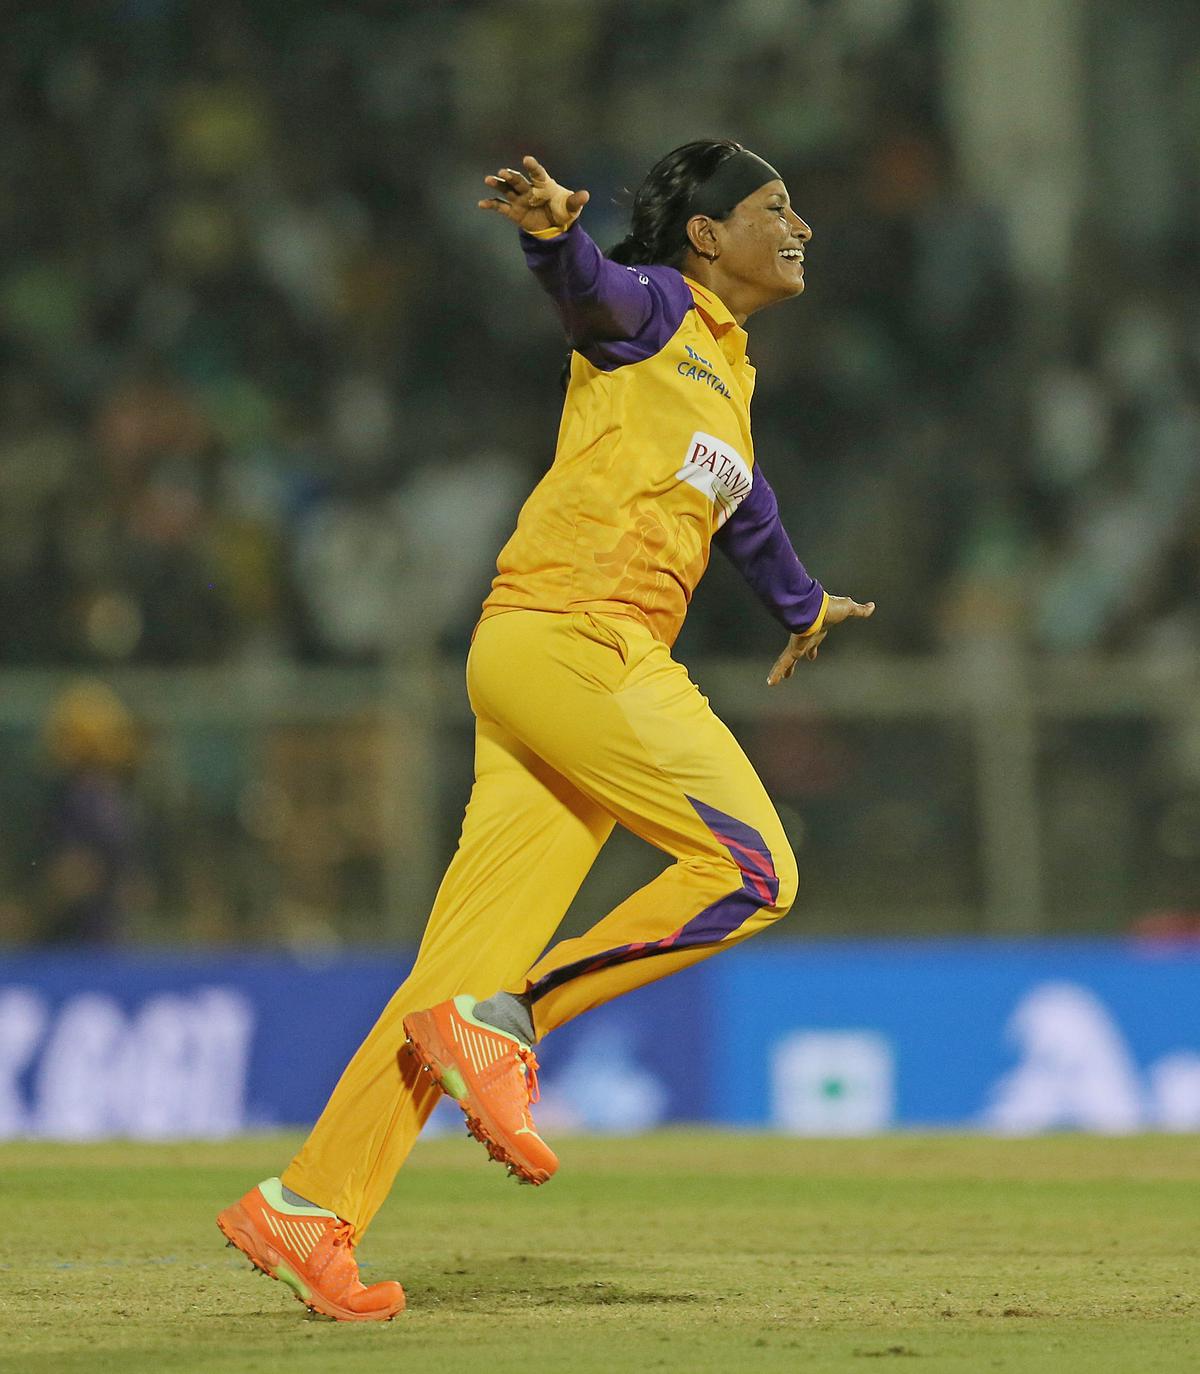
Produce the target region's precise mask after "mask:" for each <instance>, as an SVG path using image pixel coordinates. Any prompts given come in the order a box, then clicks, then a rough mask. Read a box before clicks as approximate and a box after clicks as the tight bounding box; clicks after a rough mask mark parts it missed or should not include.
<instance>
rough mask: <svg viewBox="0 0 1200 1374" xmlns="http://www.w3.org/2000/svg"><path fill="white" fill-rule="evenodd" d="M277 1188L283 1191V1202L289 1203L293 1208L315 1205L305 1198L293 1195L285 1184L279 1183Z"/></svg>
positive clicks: (296, 1194) (297, 1194)
mask: <svg viewBox="0 0 1200 1374" xmlns="http://www.w3.org/2000/svg"><path fill="white" fill-rule="evenodd" d="M279 1186H280V1188H282V1189H283V1200H284V1202H290V1203H291V1204H292V1206H293V1207H315V1206H316V1205H317V1204H316V1203H315V1202H309V1200H308V1199H307V1198H306V1197H301V1196H300V1194H299V1193H293V1192H292V1190H291V1189H290V1188H289V1187H287V1186H286V1184H283V1183H281V1184H280V1185H279Z"/></svg>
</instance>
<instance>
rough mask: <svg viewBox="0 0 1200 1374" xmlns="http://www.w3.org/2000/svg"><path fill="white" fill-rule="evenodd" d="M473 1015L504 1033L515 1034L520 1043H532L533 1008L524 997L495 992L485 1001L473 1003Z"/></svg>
mask: <svg viewBox="0 0 1200 1374" xmlns="http://www.w3.org/2000/svg"><path fill="white" fill-rule="evenodd" d="M475 1015H476V1016H478V1017H479V1019H480V1020H481V1021H486V1022H487V1024H488V1025H489V1026H495V1027H496V1029H497V1030H499V1031H503V1032H504V1033H505V1034H506V1035H515V1036H516V1037H517V1039H518V1040H519V1041H520V1042H521V1044H522V1045H532V1044H533V1041H534V1034H533V1010H532V1008H531V1007H530V1005H529V1002H528V1001H527V1000H526V999H525V998H524V997H517V996H516V995H515V994H513V993H511V992H497V993H495V994H494V995H493V996H491V997H489V998H488V999H487V1001H486V1002H476V1003H475Z"/></svg>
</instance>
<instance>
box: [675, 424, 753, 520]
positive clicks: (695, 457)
mask: <svg viewBox="0 0 1200 1374" xmlns="http://www.w3.org/2000/svg"><path fill="white" fill-rule="evenodd" d="M675 478H676V480H677V481H679V482H687V483H688V485H689V486H693V487H695V488H696V490H697V491H702V492H703V493H704V494H705V496H707V497H708V499H709V500H710V501H711V502H712V503H713V505H714V506H716V508H717V526H718V528H720V526H721V525H723V524H724V523H725V521H726V520H728V519H729V517H730V516H731V515H732V514H733V513H734V511H735V510H737V508H738V507H739V506H740V505H741V504H742V501H743V500H744V499H745V498H746V497H747V496H748V495H749V494H750V488H751V487H752V486H753V485H754V478H753V476H752V475H751V472H750V469H749V467H748V466H747V464H746V460H745V459H744V458H743V457H742V455H741V454H740V453H739V452H738V451H737V449H735V448H734V447H733V446H732V445H731V444H729V443H727V442H726V441H725V440H724V439H718V438H716V437H715V436H714V435H712V434H705V433H704V432H703V431H702V430H699V429H698V430H697V431H696V432H695V434H693V435H692V437H691V438H690V439H689V440H688V446H687V456H686V457H685V458H684V460H683V466H682V467H681V468H680V469H679V471H678V472H677V473H676V474H675Z"/></svg>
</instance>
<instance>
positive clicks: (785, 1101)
mask: <svg viewBox="0 0 1200 1374" xmlns="http://www.w3.org/2000/svg"><path fill="white" fill-rule="evenodd" d="M408 965H409V958H408V957H406V956H405V955H403V954H401V953H398V952H396V951H380V952H377V953H363V952H356V953H353V954H336V955H330V956H328V957H320V958H317V957H314V958H310V959H300V958H297V957H294V956H288V955H283V954H278V955H276V954H245V953H229V954H221V955H216V954H214V955H206V956H204V957H188V956H184V955H177V954H137V953H120V952H108V951H95V952H74V953H65V952H63V953H59V952H31V953H27V954H20V955H17V956H9V957H7V958H5V959H3V960H0V1138H17V1137H40V1138H49V1139H66V1140H80V1139H103V1138H107V1137H131V1138H135V1139H149V1140H154V1139H176V1138H220V1137H223V1136H230V1135H236V1134H240V1133H244V1132H248V1131H255V1130H267V1129H273V1128H276V1127H280V1126H290V1125H302V1124H304V1123H307V1122H311V1121H312V1120H313V1119H314V1118H315V1117H316V1115H317V1114H318V1113H319V1111H320V1109H321V1107H322V1105H323V1104H324V1101H325V1099H326V1097H327V1096H328V1093H329V1091H330V1089H331V1088H332V1087H333V1084H334V1083H335V1082H336V1080H337V1076H338V1074H339V1073H340V1072H341V1070H342V1068H343V1067H344V1065H345V1063H346V1061H347V1059H348V1058H349V1057H350V1055H351V1054H352V1053H353V1051H354V1048H355V1047H356V1045H357V1044H358V1043H359V1041H360V1040H361V1038H362V1036H363V1035H364V1034H365V1033H366V1032H367V1030H368V1029H369V1028H370V1026H371V1024H372V1023H373V1021H374V1019H375V1017H376V1016H377V1015H378V1013H379V1011H380V1010H381V1009H382V1007H383V1006H384V1005H385V1004H386V1002H387V1001H388V999H389V998H390V996H391V995H392V993H393V991H394V989H395V988H396V986H397V985H398V984H399V982H400V981H401V980H402V979H403V977H404V974H405V972H406V971H407V968H408ZM490 991H491V989H479V992H480V994H485V993H487V992H490ZM1198 993H1200V950H1194V949H1193V950H1189V949H1186V948H1163V947H1154V946H1148V945H1139V944H1132V943H1122V942H1102V941H1094V942H1093V941H1071V942H1063V941H1055V942H1022V943H1017V942H1011V943H1010V942H994V943H993V942H967V941H946V942H920V943H918V942H854V943H826V942H820V943H817V942H813V943H807V942H805V943H800V942H787V941H783V940H767V941H760V942H759V943H758V944H757V945H750V946H742V947H739V948H737V949H734V950H730V951H727V952H725V953H723V954H721V955H720V956H719V957H717V958H714V959H711V960H709V961H707V962H705V963H703V964H701V965H698V966H697V967H695V968H693V969H690V970H687V971H686V972H684V973H681V974H676V975H674V976H672V977H670V978H666V979H663V980H662V981H661V982H658V983H654V984H651V985H650V986H648V987H646V988H643V989H641V990H640V991H638V992H635V993H632V994H630V995H629V996H628V997H625V998H622V999H620V1000H619V1001H617V1002H614V1003H611V1004H609V1005H607V1006H605V1007H602V1008H599V1009H597V1010H596V1011H595V1012H592V1013H589V1014H588V1015H587V1016H584V1017H581V1018H580V1019H579V1020H578V1021H576V1022H574V1023H572V1024H570V1025H568V1026H565V1027H563V1028H562V1029H561V1030H560V1031H558V1032H556V1033H555V1034H554V1035H553V1036H551V1037H549V1038H548V1039H547V1040H546V1041H545V1042H544V1043H543V1045H541V1046H540V1047H539V1057H540V1058H541V1060H542V1065H543V1070H544V1072H543V1075H542V1083H543V1101H542V1103H541V1105H540V1107H539V1109H538V1119H539V1122H540V1123H541V1124H542V1126H543V1128H544V1129H546V1130H547V1131H559V1132H564V1131H569V1130H588V1131H612V1132H636V1131H639V1130H644V1129H648V1128H651V1127H654V1126H657V1125H661V1124H667V1123H671V1122H709V1123H714V1124H728V1125H733V1126H740V1127H745V1128H755V1129H764V1128H765V1129H773V1130H781V1131H789V1132H794V1133H797V1134H804V1135H833V1136H841V1135H864V1134H873V1133H876V1132H881V1131H888V1130H895V1129H938V1130H983V1131H991V1132H996V1133H1018V1134H1020V1133H1033V1132H1038V1131H1045V1130H1056V1129H1068V1130H1087V1131H1103V1132H1127V1131H1137V1130H1177V1131H1185V1130H1198V1129H1200V996H1198V995H1197V994H1198ZM453 1120H454V1117H453V1112H452V1110H450V1109H440V1110H439V1112H438V1113H437V1114H435V1117H434V1120H433V1122H432V1123H431V1129H432V1130H434V1131H436V1130H439V1129H444V1128H447V1127H448V1126H449V1125H450V1124H452V1123H453Z"/></svg>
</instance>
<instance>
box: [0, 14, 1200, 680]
mask: <svg viewBox="0 0 1200 1374" xmlns="http://www.w3.org/2000/svg"><path fill="white" fill-rule="evenodd" d="M939 14H940V11H939V8H938V7H937V6H936V5H935V4H933V3H929V2H928V0H889V3H886V4H861V3H855V0H826V3H816V2H815V0H814V3H812V4H807V5H776V4H765V3H763V2H762V0H720V2H719V3H716V4H713V5H708V6H705V7H703V8H702V9H697V8H696V7H695V6H691V5H688V4H685V3H679V2H678V0H658V2H657V3H653V4H645V3H639V2H638V0H609V2H608V3H597V4H583V3H564V4H549V3H524V2H517V3H485V2H484V0H476V2H475V3H471V2H470V0H462V2H461V3H453V2H452V0H441V2H440V3H439V2H437V0H409V2H408V3H405V4H402V5H396V4H393V3H387V4H385V3H361V4H333V5H330V4H328V3H321V4H317V3H312V2H311V0H295V2H294V3H292V4H290V5H288V6H277V5H266V4H255V3H251V0H242V2H241V3H229V0H217V2H216V3H212V4H206V5H198V4H191V3H185V2H184V0H119V2H118V3H113V4H111V5H105V6H95V5H91V4H85V3H82V0H79V3H73V4H72V3H63V4H58V5H53V6H31V7H27V8H26V9H25V10H23V11H22V12H20V13H19V14H16V15H14V16H10V17H9V18H8V19H7V20H6V22H5V42H4V45H3V48H2V49H0V109H2V112H3V119H4V127H5V137H4V140H3V147H2V148H0V241H2V243H3V252H2V254H0V350H2V355H0V357H2V373H0V375H2V378H3V380H2V383H0V390H2V397H3V405H2V406H0V664H5V665H19V664H57V663H76V664H91V665H99V666H103V665H108V664H118V663H125V662H130V663H157V664H183V663H195V662H210V663H211V662H219V663H223V662H232V661H237V660H239V659H244V658H255V657H266V658H270V659H276V660H279V659H281V660H285V661H286V660H289V659H297V658H298V659H307V660H312V659H316V660H329V661H340V662H356V661H362V660H364V659H371V658H372V657H375V656H377V655H379V654H381V653H386V651H387V649H388V648H389V647H390V646H394V645H397V644H400V645H403V644H404V643H405V642H408V641H409V640H411V639H412V638H413V637H414V636H416V635H426V634H429V633H434V634H436V635H437V636H438V637H440V638H441V640H442V641H443V643H444V644H446V645H447V646H458V645H459V644H461V643H462V642H463V641H464V639H465V637H466V635H467V634H468V633H469V628H470V625H471V623H472V621H473V618H474V614H475V611H476V609H477V606H478V603H479V600H480V598H481V595H482V593H483V591H484V589H485V588H486V584H487V580H488V577H489V572H490V567H491V562H492V559H493V557H494V555H495V552H496V550H497V549H498V547H499V545H500V543H501V542H502V541H503V539H504V537H505V535H506V534H507V530H508V527H509V525H510V522H511V520H512V516H513V513H514V512H515V509H516V508H517V506H518V505H519V503H520V500H521V499H522V496H523V494H524V493H525V492H526V491H527V490H528V489H529V487H530V486H531V485H532V483H533V482H534V481H535V480H536V477H537V475H538V473H539V472H540V471H541V470H542V468H543V467H544V465H545V464H546V463H547V461H548V459H549V457H550V455H551V453H552V450H553V439H554V431H555V425H556V419H557V406H558V401H559V396H558V392H557V377H558V365H559V361H560V357H561V352H562V344H561V341H560V339H559V338H558V337H557V335H556V328H555V324H554V321H553V317H552V315H551V313H550V312H549V310H548V309H547V308H546V305H545V302H544V301H543V300H542V299H541V298H540V295H539V293H538V291H537V290H536V288H535V287H534V285H533V284H532V283H531V282H530V281H528V280H526V278H525V274H524V268H523V266H522V263H521V259H520V254H519V252H518V251H517V248H516V245H515V244H514V243H513V242H511V240H510V237H509V235H508V232H507V231H506V229H505V227H504V226H502V225H500V224H498V223H497V222H495V221H494V220H491V219H490V218H488V217H485V216H483V215H480V214H478V213H477V212H476V211H475V210H474V201H475V199H476V196H477V191H478V183H479V178H480V177H481V176H482V174H483V173H484V172H485V171H487V170H489V169H491V168H492V167H494V166H495V165H496V164H497V163H499V162H511V161H512V160H513V159H514V158H516V157H518V156H519V155H520V154H521V153H522V152H524V151H526V150H533V151H536V152H537V153H538V154H539V155H541V156H542V157H543V158H544V160H545V161H546V162H547V164H548V165H549V166H550V168H551V169H552V171H553V172H554V173H556V174H557V175H559V176H560V177H561V178H562V179H563V180H564V181H565V182H567V183H568V184H578V185H586V186H588V187H589V188H590V189H591V190H592V192H593V201H592V205H591V206H590V207H589V209H588V212H587V221H588V227H589V228H590V230H591V231H592V233H593V234H594V235H595V236H596V237H597V238H598V239H599V240H600V241H601V242H602V243H603V242H606V241H612V240H614V239H615V238H617V237H618V236H619V235H620V234H621V232H622V218H623V213H624V206H625V204H627V203H628V198H629V197H628V191H629V188H631V187H632V186H634V185H636V182H637V180H638V178H639V176H640V175H641V173H642V171H643V170H644V169H645V168H646V167H647V166H648V165H649V163H650V162H651V161H653V160H654V158H655V157H656V156H658V155H659V154H660V153H661V152H663V151H665V150H666V148H668V147H670V146H673V145H674V144H675V143H677V142H681V141H684V140H685V139H686V138H688V137H694V136H697V135H703V134H712V135H734V136H736V137H738V138H740V139H741V140H742V141H744V142H745V143H747V144H749V145H751V146H753V147H755V148H758V149H760V150H761V151H762V152H763V153H764V155H766V156H768V157H770V158H771V159H773V160H774V161H776V162H777V163H778V164H780V165H781V166H782V167H783V168H784V169H785V170H786V171H787V174H788V177H789V180H790V182H791V189H792V193H793V198H794V200H795V202H796V204H797V206H798V207H799V208H800V210H801V212H802V213H803V214H804V215H805V216H806V217H807V218H808V219H809V221H810V222H811V223H812V225H813V226H814V229H815V233H816V237H815V239H814V242H813V245H812V249H811V252H810V264H811V270H810V273H809V277H810V282H811V285H810V288H809V292H808V295H807V297H806V298H805V300H804V301H803V302H802V303H800V304H798V305H795V306H792V307H790V308H788V309H786V310H780V311H777V312H774V314H773V315H768V316H766V317H763V319H762V322H761V325H760V323H759V322H758V321H757V320H756V321H755V322H754V326H753V330H752V338H751V341H752V353H753V357H754V359H755V361H756V363H757V365H758V366H759V388H758V392H757V395H756V400H755V406H756V424H757V435H758V441H757V447H758V452H759V456H760V460H761V461H762V463H763V466H764V469H765V470H766V471H767V472H768V473H769V475H770V476H771V479H772V481H773V483H774V485H775V486H776V488H777V489H778V490H779V491H780V494H781V497H782V499H783V501H784V505H785V509H786V511H787V515H788V519H789V523H790V525H791V527H792V529H793V531H794V534H795V539H796V542H797V544H798V545H799V547H800V549H801V551H802V555H803V556H804V557H805V558H806V559H807V561H808V562H809V563H810V565H811V566H812V568H813V569H814V570H815V571H816V572H817V574H818V575H819V576H821V577H822V578H823V579H824V580H825V581H826V582H827V583H829V584H831V585H834V586H836V587H838V588H842V589H844V590H847V591H851V592H853V593H854V594H856V595H861V596H871V597H873V598H875V599H876V600H877V601H878V602H879V603H880V604H881V606H885V607H886V608H887V614H886V615H881V616H880V617H879V618H878V621H877V633H876V635H875V636H874V638H873V643H874V644H876V645H883V646H885V647H888V646H895V647H903V648H910V649H911V648H921V647H932V646H936V645H937V644H939V643H941V642H944V641H946V640H947V639H950V638H953V637H954V636H956V635H958V634H959V633H960V632H962V631H964V630H966V631H971V632H974V631H976V630H979V629H981V628H982V630H983V631H984V632H985V633H990V632H992V631H993V630H995V631H998V632H1002V633H1013V634H1016V635H1018V636H1020V637H1023V638H1027V639H1028V640H1029V641H1030V642H1031V643H1033V644H1034V645H1037V646H1041V647H1044V648H1046V649H1089V648H1104V647H1106V646H1120V647H1128V645H1129V643H1130V639H1131V637H1132V638H1133V639H1134V640H1140V639H1143V638H1144V637H1146V636H1152V637H1158V638H1159V639H1166V640H1170V641H1172V642H1175V641H1183V642H1184V643H1189V642H1190V643H1192V644H1194V643H1195V642H1196V641H1197V640H1198V639H1200V625H1198V623H1197V618H1196V609H1195V608H1196V604H1197V598H1196V592H1197V567H1198V565H1200V548H1198V545H1197V535H1196V530H1197V528H1198V527H1200V526H1198V522H1197V520H1196V518H1195V517H1196V512H1197V464H1196V461H1195V454H1196V444H1197V437H1198V435H1197V370H1198V366H1197V365H1198V356H1197V355H1198V349H1200V331H1197V329H1196V325H1195V322H1196V320H1197V318H1200V311H1198V310H1197V306H1198V304H1200V300H1198V296H1197V274H1196V272H1195V270H1194V269H1192V268H1190V267H1185V264H1188V263H1190V261H1191V258H1190V256H1189V255H1190V254H1194V251H1195V248H1196V246H1197V245H1196V234H1195V226H1194V225H1193V230H1192V234H1191V237H1190V239H1187V240H1186V241H1184V242H1180V241H1179V236H1178V235H1175V236H1174V238H1172V237H1171V236H1169V235H1168V236H1165V237H1164V241H1162V242H1161V243H1160V244H1159V245H1158V246H1157V248H1156V250H1155V251H1154V252H1151V253H1149V254H1143V255H1142V257H1141V260H1139V261H1137V262H1133V263H1131V262H1129V261H1128V259H1125V260H1122V259H1121V258H1120V257H1119V256H1118V254H1117V251H1116V250H1117V248H1118V247H1119V246H1118V245H1114V244H1111V243H1109V244H1105V243H1104V237H1103V232H1102V231H1100V230H1097V229H1096V228H1095V227H1094V226H1093V227H1092V228H1090V229H1087V230H1086V231H1085V228H1084V226H1083V225H1081V232H1080V240H1079V263H1078V272H1077V274H1076V279H1075V280H1074V281H1072V282H1071V283H1068V284H1066V285H1065V287H1064V291H1063V293H1062V297H1061V299H1058V300H1054V301H1051V302H1046V301H1040V302H1039V301H1036V300H1029V299H1028V298H1026V296H1025V295H1024V294H1023V293H1022V291H1021V290H1020V289H1019V288H1018V286H1017V283H1016V281H1015V279H1014V276H1013V273H1012V270H1011V267H1010V252H1009V238H1010V236H1011V233H1012V226H1011V224H1008V223H1006V221H1005V220H1004V218H1003V217H1002V216H1001V214H1000V213H998V210H997V208H996V207H995V206H992V205H989V204H988V203H986V202H985V201H982V200H980V199H978V198H977V197H976V196H974V195H973V194H971V193H969V192H968V191H966V190H965V189H964V182H963V179H962V177H961V176H960V174H959V168H958V167H957V166H956V154H955V149H954V140H953V130H952V129H950V128H948V127H947V121H946V117H945V111H944V110H943V108H942V106H941V103H940V91H941V84H940V66H939V64H940V61H941V55H942V43H943V34H942V30H941V26H940V23H939ZM718 34H719V36H720V41H719V42H718V41H715V35H718ZM534 70H536V77H535V76H534V75H533V71H534ZM1193 76H1195V74H1194V73H1193ZM1192 140H1193V143H1194V140H1195V134H1194V129H1193V132H1192ZM1187 153H1191V154H1194V153H1195V148H1194V147H1191V148H1188V147H1186V146H1181V153H1180V156H1181V157H1183V156H1185V154H1187ZM714 582H715V583H716V585H715V587H714V589H713V590H712V591H711V593H710V592H709V591H708V589H707V588H706V589H704V590H703V591H702V592H701V594H700V595H699V596H698V597H697V603H696V606H695V608H694V612H693V618H694V623H693V624H692V626H691V627H690V629H689V641H688V647H689V648H697V649H702V650H708V649H720V648H722V647H726V646H727V645H728V632H729V628H730V626H731V625H732V624H737V623H738V622H739V621H740V620H741V619H742V617H743V616H745V615H746V614H747V611H746V602H745V599H744V596H743V595H742V594H741V593H740V592H739V591H738V590H737V589H735V588H733V587H732V585H731V584H729V583H728V582H726V581H724V580H721V579H714ZM749 620H750V627H751V633H752V634H754V635H758V636H759V637H760V639H761V642H762V643H763V644H764V645H766V644H770V643H773V642H774V640H773V633H774V632H773V630H772V627H771V626H770V623H769V622H768V621H767V620H766V619H765V617H761V616H758V615H757V614H756V613H751V614H750V615H749Z"/></svg>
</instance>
